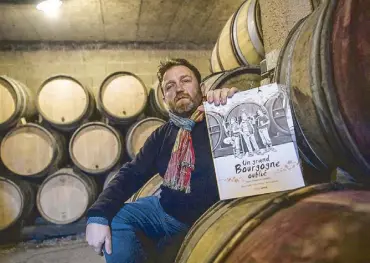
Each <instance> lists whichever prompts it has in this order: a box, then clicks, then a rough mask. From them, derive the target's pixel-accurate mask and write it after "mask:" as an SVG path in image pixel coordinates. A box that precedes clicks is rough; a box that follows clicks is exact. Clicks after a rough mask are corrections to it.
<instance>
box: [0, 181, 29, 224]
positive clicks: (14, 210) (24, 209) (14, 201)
mask: <svg viewBox="0 0 370 263" xmlns="http://www.w3.org/2000/svg"><path fill="white" fill-rule="evenodd" d="M34 206H35V192H34V190H33V188H32V187H31V185H30V184H28V183H27V182H25V181H20V180H16V179H13V178H9V177H3V176H0V231H4V230H6V229H8V228H10V227H12V226H14V225H16V224H17V223H18V222H21V221H22V220H23V219H26V218H27V217H28V216H29V215H30V214H31V212H32V210H33V208H34Z"/></svg>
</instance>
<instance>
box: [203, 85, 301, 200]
mask: <svg viewBox="0 0 370 263" xmlns="http://www.w3.org/2000/svg"><path fill="white" fill-rule="evenodd" d="M204 106H205V112H206V119H207V126H208V135H209V138H210V144H211V148H212V155H213V162H214V166H215V171H216V177H217V184H218V190H219V194H220V198H221V200H224V199H231V198H237V197H243V196H252V195H259V194H265V193H271V192H278V191H285V190H290V189H295V188H299V187H303V186H304V180H303V176H302V172H301V168H300V162H299V157H298V148H297V145H296V141H295V134H294V126H293V120H292V115H291V109H290V104H289V98H288V96H287V92H286V88H285V86H282V85H277V84H276V83H275V84H269V85H266V86H262V87H259V88H254V89H250V90H247V91H243V92H238V93H236V94H235V95H234V96H233V97H232V98H229V99H228V101H227V104H226V105H220V106H215V105H214V104H209V103H207V102H205V103H204Z"/></svg>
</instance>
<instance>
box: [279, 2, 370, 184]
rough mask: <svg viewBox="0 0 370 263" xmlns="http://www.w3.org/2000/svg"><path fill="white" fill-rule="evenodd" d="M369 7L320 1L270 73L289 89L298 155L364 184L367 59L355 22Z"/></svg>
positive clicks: (369, 40)
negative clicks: (272, 72) (341, 169)
mask: <svg viewBox="0 0 370 263" xmlns="http://www.w3.org/2000/svg"><path fill="white" fill-rule="evenodd" d="M369 8H370V4H369V2H366V1H358V2H356V1H352V0H350V1H342V0H336V1H328V0H325V1H322V3H321V5H319V6H318V7H317V9H315V11H314V12H313V13H312V14H311V15H309V16H308V17H307V18H305V19H303V20H301V21H300V22H299V23H297V25H296V26H295V27H294V28H293V29H292V31H291V33H290V35H289V36H288V39H287V41H286V43H285V46H284V47H283V49H282V52H281V54H280V58H279V61H278V66H277V69H276V74H275V81H276V82H278V83H281V84H285V85H287V86H288V87H289V89H290V97H291V103H292V114H293V115H294V116H293V117H294V118H293V120H294V121H295V127H296V135H297V142H298V146H299V148H300V152H301V154H302V155H303V156H304V158H303V159H305V160H308V161H309V162H310V164H311V165H313V166H314V167H316V168H317V169H318V170H321V171H323V170H327V171H329V172H330V171H332V170H333V169H335V168H336V167H342V168H344V169H345V170H347V171H349V172H350V173H351V174H352V175H353V176H354V177H355V178H356V179H357V180H359V181H363V182H370V177H369V174H370V150H369V148H370V130H369V127H368V125H366V123H369V122H370V114H369V111H368V105H369V103H370V99H369V98H370V93H369V92H370V90H369V89H368V87H369V85H370V78H369V74H367V72H369V70H370V63H369V62H368V59H367V57H366V56H365V55H363V54H366V51H365V50H369V48H370V35H369V34H367V33H365V32H367V29H368V24H366V23H362V22H361V21H366V18H367V17H368V14H367V13H366V12H367V11H366V10H368V9H369ZM355 17H356V18H355ZM357 18H358V19H357ZM347 20H348V21H347ZM352 29H353V30H352ZM364 52H365V53H364ZM354 86H355V87H356V88H355V89H354V88H353V87H354Z"/></svg>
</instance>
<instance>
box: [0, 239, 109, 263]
mask: <svg viewBox="0 0 370 263" xmlns="http://www.w3.org/2000/svg"><path fill="white" fill-rule="evenodd" d="M104 262H105V260H104V257H101V256H98V255H96V254H95V252H94V251H93V250H92V249H91V248H90V247H88V245H87V243H86V242H85V236H84V235H80V236H72V237H66V238H58V239H51V240H45V241H43V242H34V241H30V242H25V243H19V244H17V245H6V246H5V245H3V246H1V247H0V263H104Z"/></svg>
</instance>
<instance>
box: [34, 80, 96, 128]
mask: <svg viewBox="0 0 370 263" xmlns="http://www.w3.org/2000/svg"><path fill="white" fill-rule="evenodd" d="M36 102H37V103H36V105H37V109H38V112H39V113H40V115H41V116H42V117H43V119H44V120H45V121H47V122H48V123H49V124H50V125H52V126H53V127H54V128H56V129H59V130H62V131H71V130H74V129H76V128H77V127H78V126H80V125H81V124H82V123H83V122H84V121H87V120H88V119H89V118H90V117H91V115H92V113H93V112H94V109H95V101H94V97H93V95H92V93H91V92H90V91H89V90H88V89H86V88H85V87H84V86H83V85H82V84H81V83H80V82H78V81H77V80H76V79H74V78H72V77H70V76H63V75H58V76H54V77H51V78H49V79H48V80H46V81H45V82H44V83H43V84H42V85H41V87H40V89H39V90H38V92H37V100H36Z"/></svg>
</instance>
